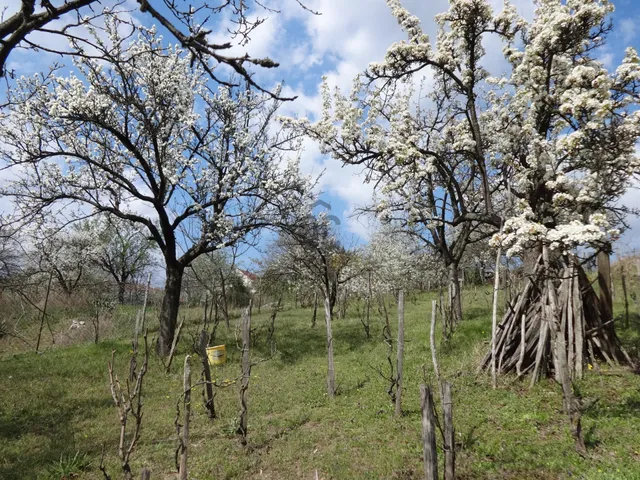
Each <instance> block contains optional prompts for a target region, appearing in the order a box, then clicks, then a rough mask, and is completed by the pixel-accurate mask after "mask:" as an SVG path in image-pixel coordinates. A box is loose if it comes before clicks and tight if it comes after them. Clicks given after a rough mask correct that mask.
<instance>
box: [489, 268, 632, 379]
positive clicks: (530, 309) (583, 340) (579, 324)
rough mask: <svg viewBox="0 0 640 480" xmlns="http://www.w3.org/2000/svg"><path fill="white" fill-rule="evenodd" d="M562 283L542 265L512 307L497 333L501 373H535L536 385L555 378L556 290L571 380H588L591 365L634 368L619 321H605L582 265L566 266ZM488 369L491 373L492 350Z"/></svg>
mask: <svg viewBox="0 0 640 480" xmlns="http://www.w3.org/2000/svg"><path fill="white" fill-rule="evenodd" d="M557 272H558V275H557V278H556V279H554V281H553V282H547V281H546V279H545V278H544V267H543V266H542V263H541V261H539V262H538V263H537V265H536V267H535V269H534V271H533V273H532V274H531V276H530V277H529V278H528V279H527V281H526V284H525V286H524V289H523V290H522V291H521V292H520V293H519V294H518V295H517V296H516V297H515V298H514V300H513V302H512V303H511V304H510V305H509V306H508V310H507V312H505V315H504V317H503V319H502V322H501V323H500V324H499V325H498V329H497V332H496V365H497V371H498V374H501V373H507V372H513V371H515V372H516V373H517V374H518V376H524V375H527V374H529V373H531V374H532V380H531V382H532V384H533V382H535V381H536V380H537V379H538V378H539V377H540V376H544V375H549V374H551V373H555V372H556V369H555V368H554V366H555V362H556V357H557V356H556V353H555V351H554V350H555V348H557V346H556V345H554V343H557V342H552V338H553V336H552V332H551V330H550V327H551V325H550V322H549V318H550V314H551V312H550V295H549V291H548V288H547V286H548V285H549V284H551V285H553V286H554V287H555V289H556V294H557V299H558V309H557V312H558V315H559V316H560V321H561V328H562V331H563V332H564V334H565V345H566V351H567V352H566V353H567V356H566V358H567V363H568V368H569V371H570V373H571V378H582V375H583V368H584V366H585V365H586V364H594V363H595V362H597V361H603V362H606V363H607V364H609V365H611V366H614V365H617V364H621V363H627V364H629V365H631V366H632V365H633V363H632V361H631V359H630V358H629V356H628V355H627V353H626V352H625V351H624V348H623V347H622V345H621V343H620V339H619V338H618V336H617V335H616V332H615V328H614V324H613V320H612V319H608V318H604V315H603V314H602V312H601V310H602V309H601V308H600V303H599V299H598V296H597V295H596V292H595V290H594V289H593V287H592V285H591V282H590V281H589V279H588V278H587V275H586V274H585V272H584V270H583V269H582V267H581V266H579V265H568V266H567V265H561V266H559V267H558V268H557ZM482 368H485V369H490V368H491V350H489V352H488V353H487V355H486V356H485V357H484V360H483V362H482Z"/></svg>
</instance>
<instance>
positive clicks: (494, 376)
mask: <svg viewBox="0 0 640 480" xmlns="http://www.w3.org/2000/svg"><path fill="white" fill-rule="evenodd" d="M501 257H502V248H498V254H497V255H496V269H495V274H494V281H493V311H492V312H491V386H492V387H493V388H497V386H498V373H497V371H496V337H497V335H498V332H497V329H498V289H499V288H500V258H501Z"/></svg>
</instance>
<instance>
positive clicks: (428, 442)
mask: <svg viewBox="0 0 640 480" xmlns="http://www.w3.org/2000/svg"><path fill="white" fill-rule="evenodd" d="M420 409H421V410H422V447H423V461H424V478H425V480H438V456H437V452H436V426H435V423H436V422H435V418H434V416H433V395H432V393H431V388H430V387H427V386H426V385H424V384H423V385H420Z"/></svg>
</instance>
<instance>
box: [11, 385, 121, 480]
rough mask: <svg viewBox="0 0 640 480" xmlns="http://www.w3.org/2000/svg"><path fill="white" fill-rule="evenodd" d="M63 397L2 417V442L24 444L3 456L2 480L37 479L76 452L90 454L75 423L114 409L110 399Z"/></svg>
mask: <svg viewBox="0 0 640 480" xmlns="http://www.w3.org/2000/svg"><path fill="white" fill-rule="evenodd" d="M59 393H60V394H59V395H56V398H55V400H54V398H52V396H51V395H46V396H43V397H41V398H39V399H37V400H35V401H36V402H37V404H36V405H32V406H29V407H25V408H21V409H16V411H14V412H13V413H11V412H7V411H5V412H1V413H0V441H3V443H5V442H6V443H13V442H24V445H21V446H20V451H18V450H17V449H16V450H14V451H11V452H7V451H5V452H3V457H4V461H3V462H2V463H1V464H0V478H2V479H5V480H10V479H16V480H18V479H26V478H37V477H38V472H40V471H41V470H43V469H44V468H45V467H46V466H47V465H50V464H52V463H54V462H56V461H58V460H59V459H60V457H61V456H62V455H71V456H73V455H74V454H75V453H76V451H82V452H83V453H89V452H87V451H86V450H87V449H86V445H82V444H81V443H80V439H77V440H78V441H76V438H75V430H74V423H75V422H77V421H79V420H82V419H84V418H88V417H90V416H91V412H92V411H95V410H96V409H102V408H105V407H107V406H110V405H111V402H110V399H109V398H106V397H105V398H104V399H91V400H88V401H82V402H79V401H76V400H74V399H73V398H72V397H71V396H69V395H65V394H64V392H59ZM92 453H95V452H92Z"/></svg>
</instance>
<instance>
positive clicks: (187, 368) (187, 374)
mask: <svg viewBox="0 0 640 480" xmlns="http://www.w3.org/2000/svg"><path fill="white" fill-rule="evenodd" d="M190 416H191V356H189V355H187V356H186V357H184V420H183V423H182V438H181V439H180V469H179V470H178V472H179V473H178V480H187V455H188V448H189V417H190Z"/></svg>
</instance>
